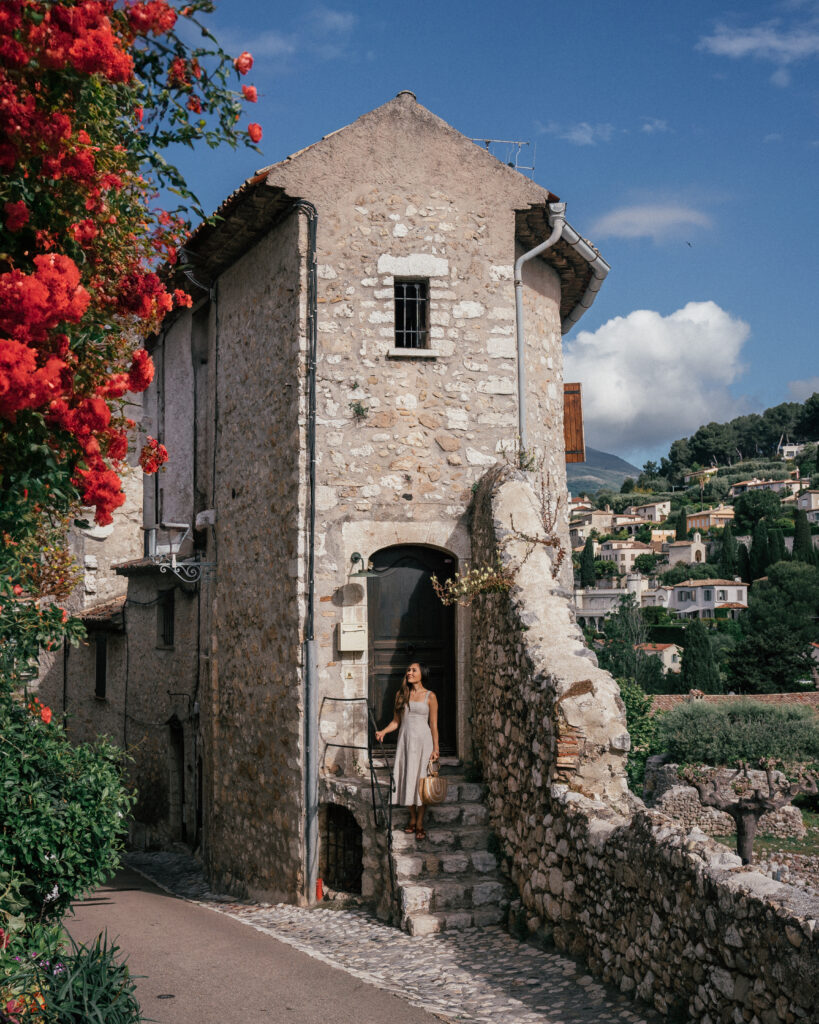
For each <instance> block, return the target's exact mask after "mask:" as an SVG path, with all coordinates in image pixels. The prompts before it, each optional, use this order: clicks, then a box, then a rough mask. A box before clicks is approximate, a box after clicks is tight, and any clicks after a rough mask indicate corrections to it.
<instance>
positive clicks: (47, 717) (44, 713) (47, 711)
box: [40, 704, 51, 725]
mask: <svg viewBox="0 0 819 1024" xmlns="http://www.w3.org/2000/svg"><path fill="white" fill-rule="evenodd" d="M40 718H42V720H43V721H44V722H45V724H46V725H48V724H49V723H50V722H51V708H47V707H46V706H45V704H43V706H42V707H41V708H40Z"/></svg>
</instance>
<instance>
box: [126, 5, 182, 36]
mask: <svg viewBox="0 0 819 1024" xmlns="http://www.w3.org/2000/svg"><path fill="white" fill-rule="evenodd" d="M127 10H128V21H129V22H130V23H131V28H132V29H133V30H134V32H136V33H137V34H138V35H143V36H146V35H148V33H149V32H153V34H154V35H155V36H160V35H162V34H163V33H164V32H170V31H171V29H172V28H173V27H174V25H175V24H176V11H175V10H174V9H173V7H169V6H168V4H166V3H165V0H147V3H136V4H133V5H132V6H129V7H128V8H127Z"/></svg>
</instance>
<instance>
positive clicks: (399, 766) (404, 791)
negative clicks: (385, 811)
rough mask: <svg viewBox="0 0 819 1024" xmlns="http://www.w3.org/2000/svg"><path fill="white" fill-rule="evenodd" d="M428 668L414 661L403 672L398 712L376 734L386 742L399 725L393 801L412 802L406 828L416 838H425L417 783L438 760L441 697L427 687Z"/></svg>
mask: <svg viewBox="0 0 819 1024" xmlns="http://www.w3.org/2000/svg"><path fill="white" fill-rule="evenodd" d="M428 682H429V668H428V667H427V666H426V665H423V664H421V663H420V662H417V661H414V662H413V663H412V664H411V665H410V667H409V668H408V669H407V671H406V673H405V674H404V679H403V681H402V683H401V688H400V689H399V691H398V693H396V695H395V713H394V714H393V717H392V721H391V722H390V724H389V725H388V726H387V727H386V728H385V729H381V730H379V731H378V732H377V733H376V734H375V738H376V739H377V740H378V742H379V743H383V741H384V737H385V736H386V735H387V733H388V732H394V731H395V730H396V729H398V744H397V746H396V748H395V770H394V772H393V777H394V779H395V792H394V793H393V796H392V802H393V803H394V804H401V805H403V806H407V805H408V806H409V809H410V812H409V824H408V825H407V827H406V828H405V829H404V831H405V832H407V833H412V832H414V833H415V838H416V839H426V837H427V834H426V832H425V831H424V811H425V809H426V808H425V807H424V805H423V804H422V803H421V797H420V796H419V794H418V783H419V782H420V780H421V779H424V778H426V776H427V765H428V764H429V760H430V758H432V759H433V760H436V761H437V760H438V756H439V754H438V698H437V697H436V696H435V694H434V693H433V692H432V690H429V689H427V683H428Z"/></svg>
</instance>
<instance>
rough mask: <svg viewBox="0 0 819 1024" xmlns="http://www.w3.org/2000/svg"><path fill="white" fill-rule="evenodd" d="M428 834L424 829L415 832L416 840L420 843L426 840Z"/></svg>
mask: <svg viewBox="0 0 819 1024" xmlns="http://www.w3.org/2000/svg"><path fill="white" fill-rule="evenodd" d="M426 837H427V834H426V832H425V831H424V830H423V829H422V828H417V829H416V830H415V838H416V839H417V840H418V841H419V842H420V841H421V840H422V839H426Z"/></svg>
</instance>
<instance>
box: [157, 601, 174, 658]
mask: <svg viewBox="0 0 819 1024" xmlns="http://www.w3.org/2000/svg"><path fill="white" fill-rule="evenodd" d="M174 593H175V591H173V590H163V591H160V594H159V601H158V604H157V609H156V611H157V616H156V643H157V647H173V643H174V635H173V634H174V610H175V609H174Z"/></svg>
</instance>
